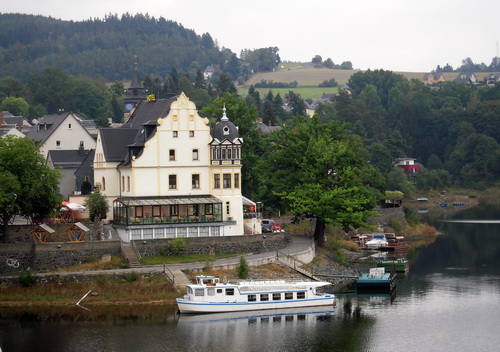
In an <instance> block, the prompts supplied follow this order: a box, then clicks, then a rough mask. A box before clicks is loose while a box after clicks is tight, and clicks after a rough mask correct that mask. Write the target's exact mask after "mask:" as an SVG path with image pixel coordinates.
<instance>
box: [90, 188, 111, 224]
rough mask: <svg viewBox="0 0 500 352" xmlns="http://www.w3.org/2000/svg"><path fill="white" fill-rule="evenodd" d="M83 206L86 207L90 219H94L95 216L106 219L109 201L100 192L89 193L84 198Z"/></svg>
mask: <svg viewBox="0 0 500 352" xmlns="http://www.w3.org/2000/svg"><path fill="white" fill-rule="evenodd" d="M85 206H86V207H87V208H88V211H89V216H90V219H91V220H92V221H94V219H95V218H96V217H99V218H101V219H106V216H107V213H108V210H109V203H108V199H107V198H106V196H104V195H102V194H101V193H92V194H89V196H88V197H87V199H86V200H85Z"/></svg>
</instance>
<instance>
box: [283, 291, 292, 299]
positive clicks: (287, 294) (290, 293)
mask: <svg viewBox="0 0 500 352" xmlns="http://www.w3.org/2000/svg"><path fill="white" fill-rule="evenodd" d="M285 299H288V300H290V299H293V292H285Z"/></svg>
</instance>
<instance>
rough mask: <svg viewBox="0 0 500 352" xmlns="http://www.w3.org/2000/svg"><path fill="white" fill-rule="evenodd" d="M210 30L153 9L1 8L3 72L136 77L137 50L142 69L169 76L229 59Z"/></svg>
mask: <svg viewBox="0 0 500 352" xmlns="http://www.w3.org/2000/svg"><path fill="white" fill-rule="evenodd" d="M231 54H232V53H231V52H230V51H229V50H227V49H226V50H224V51H221V50H220V49H219V48H218V47H217V46H216V45H215V43H214V41H213V39H212V38H211V36H210V34H208V33H205V34H203V35H198V34H196V33H195V32H194V31H193V30H190V29H186V28H184V27H183V26H182V25H180V24H178V23H176V22H173V21H169V20H166V19H164V18H162V17H160V18H158V19H156V18H154V17H150V16H149V15H147V14H146V15H142V14H137V15H130V14H124V15H122V16H120V17H119V16H117V15H108V16H106V17H105V18H104V19H89V20H86V21H81V22H74V21H63V20H59V19H54V18H52V17H43V16H33V15H25V14H0V77H5V76H13V77H17V78H19V79H21V80H25V79H27V78H28V76H29V75H30V74H31V73H33V72H37V73H38V72H41V71H43V70H44V69H45V68H47V67H56V68H59V69H61V70H63V71H64V72H66V73H68V74H72V75H83V76H87V77H100V76H102V77H105V78H106V79H107V80H110V81H114V80H122V79H130V78H131V73H132V70H133V62H134V56H135V55H137V61H138V63H139V68H140V71H141V72H142V73H143V74H144V75H146V74H154V75H158V76H160V77H166V76H167V74H168V73H169V72H170V71H171V69H172V67H175V68H176V70H179V71H188V70H190V69H195V70H196V69H198V68H199V69H201V70H204V69H205V67H206V66H207V65H212V64H218V63H219V62H221V61H222V62H224V60H225V59H226V58H225V55H231Z"/></svg>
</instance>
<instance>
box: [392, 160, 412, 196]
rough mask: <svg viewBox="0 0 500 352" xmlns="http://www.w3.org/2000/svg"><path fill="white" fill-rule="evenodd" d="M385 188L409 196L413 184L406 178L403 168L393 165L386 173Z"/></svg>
mask: <svg viewBox="0 0 500 352" xmlns="http://www.w3.org/2000/svg"><path fill="white" fill-rule="evenodd" d="M386 187H387V189H388V190H389V191H401V192H403V194H405V195H406V196H410V195H411V192H412V190H413V185H412V183H411V182H410V180H408V176H406V174H405V172H404V171H403V169H401V168H399V167H394V168H393V169H392V170H391V171H389V173H388V174H387V186H386Z"/></svg>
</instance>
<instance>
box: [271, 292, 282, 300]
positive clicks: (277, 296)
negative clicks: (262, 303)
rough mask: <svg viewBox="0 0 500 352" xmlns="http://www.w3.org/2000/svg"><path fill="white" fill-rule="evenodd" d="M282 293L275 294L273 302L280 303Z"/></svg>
mask: <svg viewBox="0 0 500 352" xmlns="http://www.w3.org/2000/svg"><path fill="white" fill-rule="evenodd" d="M280 300H281V293H273V301H280Z"/></svg>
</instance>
